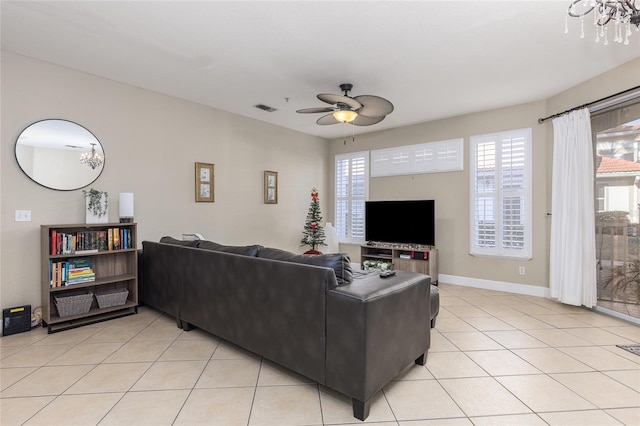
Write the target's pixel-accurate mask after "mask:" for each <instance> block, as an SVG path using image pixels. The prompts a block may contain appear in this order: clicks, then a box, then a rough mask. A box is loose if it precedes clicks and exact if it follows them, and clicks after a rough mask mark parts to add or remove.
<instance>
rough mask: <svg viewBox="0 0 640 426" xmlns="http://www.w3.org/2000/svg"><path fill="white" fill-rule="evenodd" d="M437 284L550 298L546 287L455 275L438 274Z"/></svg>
mask: <svg viewBox="0 0 640 426" xmlns="http://www.w3.org/2000/svg"><path fill="white" fill-rule="evenodd" d="M438 282H439V283H443V284H445V283H446V284H453V285H461V286H465V287H475V288H482V289H485V290H497V291H505V292H507V293H516V294H525V295H527V296H538V297H546V298H548V297H549V296H550V293H549V289H548V288H547V287H538V286H535V285H528V284H515V283H508V282H504V281H491V280H482V279H478V278H469V277H459V276H456V275H447V274H439V275H438Z"/></svg>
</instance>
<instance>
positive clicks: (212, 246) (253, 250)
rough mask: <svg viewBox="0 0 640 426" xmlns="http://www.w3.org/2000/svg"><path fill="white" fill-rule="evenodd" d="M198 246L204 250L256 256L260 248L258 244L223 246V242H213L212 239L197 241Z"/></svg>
mask: <svg viewBox="0 0 640 426" xmlns="http://www.w3.org/2000/svg"><path fill="white" fill-rule="evenodd" d="M198 247H199V248H201V249H204V250H212V251H221V252H225V253H233V254H242V255H244V256H252V257H256V256H257V255H258V251H259V250H260V246H259V245H252V246H225V245H223V244H218V243H214V242H213V241H207V240H201V241H198Z"/></svg>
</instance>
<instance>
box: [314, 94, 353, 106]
mask: <svg viewBox="0 0 640 426" xmlns="http://www.w3.org/2000/svg"><path fill="white" fill-rule="evenodd" d="M318 99H320V100H321V101H322V102H326V103H328V104H337V103H341V104H345V105H347V106H349V107H350V108H353V109H358V108H360V107H361V106H362V105H361V104H360V102H358V101H356V100H355V99H354V98H350V97H348V96H342V95H332V94H327V93H321V94H319V95H318Z"/></svg>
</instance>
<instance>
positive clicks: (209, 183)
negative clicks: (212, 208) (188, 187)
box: [195, 163, 214, 203]
mask: <svg viewBox="0 0 640 426" xmlns="http://www.w3.org/2000/svg"><path fill="white" fill-rule="evenodd" d="M213 166H214V165H213V164H209V163H196V176H195V177H196V203H213V202H214V187H213V182H214V176H213Z"/></svg>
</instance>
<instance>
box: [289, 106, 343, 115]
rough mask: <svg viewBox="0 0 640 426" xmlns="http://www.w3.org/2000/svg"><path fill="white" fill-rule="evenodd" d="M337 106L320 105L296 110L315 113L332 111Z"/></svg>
mask: <svg viewBox="0 0 640 426" xmlns="http://www.w3.org/2000/svg"><path fill="white" fill-rule="evenodd" d="M334 110H335V108H330V107H318V108H303V109H299V110H297V111H296V112H299V113H301V114H313V113H316V112H331V111H334Z"/></svg>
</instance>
